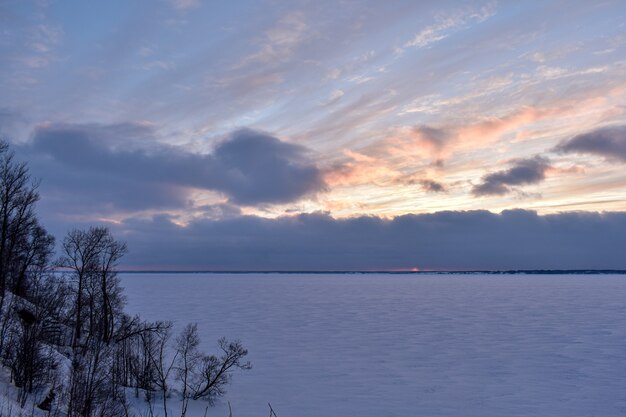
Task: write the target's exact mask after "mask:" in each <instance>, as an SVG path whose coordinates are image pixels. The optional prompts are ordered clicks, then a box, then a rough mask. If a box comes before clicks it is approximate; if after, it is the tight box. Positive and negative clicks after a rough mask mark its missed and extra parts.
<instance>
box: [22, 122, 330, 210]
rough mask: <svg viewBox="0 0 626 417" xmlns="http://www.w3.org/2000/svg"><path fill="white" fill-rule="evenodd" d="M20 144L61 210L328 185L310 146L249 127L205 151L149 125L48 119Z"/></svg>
mask: <svg viewBox="0 0 626 417" xmlns="http://www.w3.org/2000/svg"><path fill="white" fill-rule="evenodd" d="M19 150H20V151H21V152H22V153H24V154H25V156H26V158H27V159H29V160H30V167H31V169H32V171H33V173H34V175H36V176H38V177H40V178H43V179H44V182H43V184H42V190H43V191H45V192H46V193H47V194H48V196H45V197H46V198H49V199H50V201H55V200H58V201H59V208H58V209H59V210H62V207H63V203H62V202H63V201H65V205H66V206H67V209H66V210H72V208H73V207H74V208H75V210H76V211H77V212H80V211H83V212H89V211H90V210H96V212H100V213H101V212H103V211H105V212H110V211H115V210H125V211H132V210H142V209H144V210H145V209H168V208H177V207H178V208H184V207H186V206H189V205H190V198H191V192H192V191H194V190H206V191H213V192H219V193H221V194H223V195H224V196H225V197H226V198H227V199H228V201H229V203H231V204H241V205H259V204H272V203H287V202H291V201H295V200H298V199H300V198H303V197H305V196H308V195H311V194H314V193H316V192H319V191H322V190H323V189H324V188H325V184H324V182H323V180H322V177H321V172H320V171H319V170H318V168H317V167H316V165H315V164H314V163H313V162H311V161H310V160H309V158H308V154H307V149H306V148H304V147H301V146H298V145H294V144H290V143H287V142H283V141H280V140H279V139H277V138H275V137H273V136H271V135H269V134H266V133H262V132H258V131H254V130H248V129H244V130H238V131H236V132H234V133H233V134H231V135H230V136H229V138H228V139H227V140H225V141H223V142H221V143H219V144H218V145H217V146H216V147H215V149H214V151H213V153H212V154H207V155H204V154H197V153H192V152H190V151H188V150H186V149H183V148H181V147H174V146H169V145H163V144H159V143H158V142H157V140H156V137H155V135H154V133H153V131H152V129H151V127H150V126H146V125H138V124H131V123H128V124H118V125H95V124H91V125H70V124H55V125H43V126H40V127H39V128H38V129H37V130H36V132H35V134H34V137H33V140H32V141H31V142H30V143H28V144H26V145H24V146H22V147H21V148H20V149H19Z"/></svg>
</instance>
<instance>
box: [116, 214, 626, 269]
mask: <svg viewBox="0 0 626 417" xmlns="http://www.w3.org/2000/svg"><path fill="white" fill-rule="evenodd" d="M116 233H118V234H119V235H120V236H124V239H126V240H128V244H129V247H130V248H131V252H130V254H129V256H128V259H127V261H128V264H127V267H135V268H156V269H159V268H165V269H204V270H381V269H384V270H389V269H410V268H413V267H419V268H421V269H447V270H468V269H592V268H597V269H626V257H624V256H623V255H624V254H623V248H624V247H626V213H620V212H615V213H594V212H586V213H584V212H573V213H561V214H553V215H544V216H540V215H538V214H537V213H536V212H533V211H525V210H510V211H504V212H502V213H501V214H494V213H491V212H488V211H482V210H481V211H468V212H458V211H445V212H438V213H433V214H420V215H405V216H399V217H395V218H393V219H391V220H388V219H382V218H379V217H372V216H361V217H355V218H349V219H335V218H333V217H331V216H329V215H326V214H303V215H297V216H289V217H281V218H277V219H266V218H261V217H254V216H235V217H231V218H229V219H222V220H206V219H205V220H196V221H194V222H192V223H190V224H189V225H187V227H184V228H183V227H179V226H177V225H176V224H174V223H173V222H172V221H171V220H170V219H168V218H167V217H157V218H154V219H152V220H139V219H136V220H132V219H129V220H127V221H125V222H123V223H122V224H120V225H118V226H116ZM155 242H158V244H156V243H155Z"/></svg>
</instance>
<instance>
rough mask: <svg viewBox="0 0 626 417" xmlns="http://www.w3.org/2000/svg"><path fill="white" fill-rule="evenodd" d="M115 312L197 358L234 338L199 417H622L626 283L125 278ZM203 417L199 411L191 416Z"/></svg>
mask: <svg viewBox="0 0 626 417" xmlns="http://www.w3.org/2000/svg"><path fill="white" fill-rule="evenodd" d="M122 284H123V286H124V287H125V289H126V295H127V297H128V307H127V310H128V311H129V312H131V313H141V315H142V316H143V317H145V318H147V319H150V320H156V319H163V320H171V321H173V322H174V323H175V325H176V326H177V328H181V327H182V326H183V325H184V324H186V323H187V322H197V323H198V327H199V330H200V334H201V337H202V344H203V348H204V349H205V350H206V351H208V352H209V351H210V352H214V351H216V348H217V346H216V340H217V339H218V338H219V337H221V336H226V337H228V338H231V339H240V340H241V341H242V342H243V344H244V346H245V347H246V348H248V349H249V351H250V354H249V359H250V360H251V362H252V364H253V369H252V370H250V371H246V372H238V373H236V375H235V377H234V381H233V384H232V385H231V386H230V387H229V389H228V393H227V395H226V397H224V400H223V402H222V403H220V404H217V405H216V407H213V408H212V409H210V410H209V414H208V416H220V417H226V416H228V408H227V406H225V401H226V400H230V402H231V404H232V407H233V416H234V417H254V416H264V415H267V414H268V412H267V403H268V402H271V404H272V406H273V407H274V408H275V410H276V411H277V413H278V415H279V417H419V416H423V417H440V416H441V417H443V416H446V417H489V416H493V417H504V416H506V417H515V416H533V417H537V416H550V417H557V416H564V417H566V416H567V417H574V416H580V417H591V416H598V417H612V416H625V415H626V276H611V275H586V276H575V275H565V276H554V275H542V276H538V275H517V276H498V275H389V274H372V275H369V274H368V275H363V274H339V275H331V274H328V275H326V274H324V275H322V274H319V275H318V274H303V275H298V274H242V275H237V274H124V275H122ZM203 411H204V409H203Z"/></svg>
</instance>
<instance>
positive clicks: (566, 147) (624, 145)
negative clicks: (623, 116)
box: [556, 126, 626, 162]
mask: <svg viewBox="0 0 626 417" xmlns="http://www.w3.org/2000/svg"><path fill="white" fill-rule="evenodd" d="M556 150H557V151H560V152H563V153H586V154H592V155H600V156H604V157H606V158H608V159H613V160H617V161H620V162H626V126H613V127H605V128H601V129H596V130H592V131H591V132H587V133H583V134H581V135H577V136H574V137H573V138H571V139H569V140H566V141H565V142H562V143H561V144H559V145H558V146H557V148H556Z"/></svg>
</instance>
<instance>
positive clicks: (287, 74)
mask: <svg viewBox="0 0 626 417" xmlns="http://www.w3.org/2000/svg"><path fill="white" fill-rule="evenodd" d="M0 60H1V62H2V67H1V69H0V91H1V92H2V93H1V94H0V136H1V137H2V138H3V139H4V140H6V141H8V142H9V143H11V144H12V148H13V149H14V150H15V152H16V154H17V155H18V157H19V158H20V159H22V160H24V161H26V162H27V163H28V164H29V167H30V170H31V173H32V175H33V177H34V178H38V179H40V181H41V183H40V185H39V192H40V194H41V201H40V202H39V204H38V213H39V214H40V217H41V218H42V222H43V223H44V225H46V227H47V228H48V229H49V230H50V231H51V232H52V233H54V234H55V235H57V236H58V237H59V239H61V238H62V236H63V235H64V233H66V232H67V230H69V229H71V228H74V227H87V226H88V225H91V224H102V225H106V226H108V227H110V228H111V230H112V231H113V232H114V234H115V235H116V236H118V237H119V238H120V239H123V240H126V241H127V242H128V244H129V247H130V253H129V255H128V256H127V257H126V259H125V264H124V265H125V266H126V267H128V268H133V269H177V270H178V269H214V270H330V269H332V270H348V269H349V270H382V269H385V270H387V269H388V270H412V269H420V270H424V269H426V270H428V269H437V270H440V269H455V270H456V269H534V268H618V269H626V256H624V248H625V247H626V169H625V168H626V83H625V81H626V3H624V2H623V1H619V0H617V1H610V0H609V1H524V2H519V1H441V0H438V1H419V2H416V1H385V2H380V1H371V2H368V1H332V2H326V1H263V0H260V1H232V2H209V1H201V0H157V1H133V2H128V1H107V2H84V1H54V0H37V1H30V0H24V1H12V0H0Z"/></svg>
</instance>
